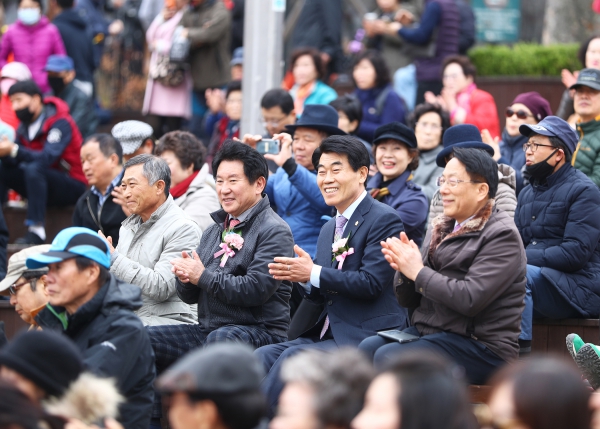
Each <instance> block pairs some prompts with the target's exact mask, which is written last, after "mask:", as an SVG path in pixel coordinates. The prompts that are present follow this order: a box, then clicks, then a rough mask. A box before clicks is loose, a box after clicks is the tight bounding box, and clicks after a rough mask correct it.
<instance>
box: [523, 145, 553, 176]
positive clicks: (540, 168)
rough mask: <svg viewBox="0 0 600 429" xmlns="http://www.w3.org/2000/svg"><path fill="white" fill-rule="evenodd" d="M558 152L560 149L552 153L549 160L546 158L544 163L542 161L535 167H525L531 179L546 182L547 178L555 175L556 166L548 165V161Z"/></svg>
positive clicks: (534, 165)
mask: <svg viewBox="0 0 600 429" xmlns="http://www.w3.org/2000/svg"><path fill="white" fill-rule="evenodd" d="M557 151H558V149H556V150H555V151H554V152H552V153H551V154H550V156H548V158H546V159H545V160H543V161H540V162H538V163H536V164H533V165H528V166H527V167H525V171H527V173H528V174H529V175H530V176H531V177H533V178H535V179H537V180H538V181H543V180H545V179H546V178H548V176H550V175H551V174H552V173H554V167H555V166H554V165H550V164H548V160H549V159H550V158H552V157H553V156H554V154H555V153H556V152H557Z"/></svg>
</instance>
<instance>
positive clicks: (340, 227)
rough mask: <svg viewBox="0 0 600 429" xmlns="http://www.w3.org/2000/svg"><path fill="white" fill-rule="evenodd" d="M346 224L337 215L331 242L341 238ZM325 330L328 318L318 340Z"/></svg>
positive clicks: (344, 219)
mask: <svg viewBox="0 0 600 429" xmlns="http://www.w3.org/2000/svg"><path fill="white" fill-rule="evenodd" d="M346 222H348V219H346V218H345V217H344V216H342V215H339V216H338V217H336V218H335V237H334V238H333V241H337V240H339V239H340V238H342V235H343V234H344V226H345V225H346ZM327 329H329V316H326V317H325V323H323V329H321V335H320V336H319V339H322V338H323V337H324V336H325V333H326V332H327Z"/></svg>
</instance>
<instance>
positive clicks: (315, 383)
mask: <svg viewBox="0 0 600 429" xmlns="http://www.w3.org/2000/svg"><path fill="white" fill-rule="evenodd" d="M374 375H375V372H374V370H373V367H372V366H371V364H370V363H369V361H368V360H367V358H366V357H365V356H364V355H363V354H362V353H361V352H360V351H359V350H355V349H350V348H345V349H340V350H337V351H335V352H333V353H326V352H322V351H316V350H308V351H304V352H302V353H299V354H297V355H295V356H292V357H290V358H289V359H288V360H286V361H284V362H283V365H282V367H281V379H282V380H283V382H284V383H302V384H305V385H308V386H309V387H310V388H311V389H312V390H313V392H314V394H313V400H312V404H313V410H314V413H315V415H316V416H317V419H318V420H319V423H320V426H321V427H322V428H324V427H326V426H339V427H350V422H351V421H352V419H353V418H354V417H355V416H356V415H357V414H358V413H359V412H360V410H361V409H362V407H363V402H364V396H365V393H366V392H367V388H368V387H369V384H370V383H371V380H372V379H373V377H374Z"/></svg>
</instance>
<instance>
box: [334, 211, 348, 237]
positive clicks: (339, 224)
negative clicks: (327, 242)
mask: <svg viewBox="0 0 600 429" xmlns="http://www.w3.org/2000/svg"><path fill="white" fill-rule="evenodd" d="M346 222H348V219H346V218H345V217H344V216H342V215H339V216H338V217H336V218H335V237H334V240H333V241H337V240H339V239H340V238H342V234H343V233H344V226H345V225H346Z"/></svg>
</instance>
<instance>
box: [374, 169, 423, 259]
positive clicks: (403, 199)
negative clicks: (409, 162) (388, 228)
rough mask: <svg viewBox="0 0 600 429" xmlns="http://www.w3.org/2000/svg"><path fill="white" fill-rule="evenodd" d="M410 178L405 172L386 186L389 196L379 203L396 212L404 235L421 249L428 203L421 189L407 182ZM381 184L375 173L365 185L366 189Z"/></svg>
mask: <svg viewBox="0 0 600 429" xmlns="http://www.w3.org/2000/svg"><path fill="white" fill-rule="evenodd" d="M410 176H411V172H410V171H405V172H404V173H402V174H401V175H400V176H398V177H397V178H396V179H395V180H394V181H393V182H392V183H390V184H389V185H388V186H387V188H388V190H389V191H390V194H389V195H386V196H385V197H383V198H382V199H381V200H380V201H381V202H382V203H384V204H386V205H388V206H390V207H392V208H393V209H395V210H396V211H397V212H398V214H399V215H400V218H401V219H402V223H403V224H404V231H405V232H406V235H407V236H408V238H409V239H410V240H413V241H414V242H415V243H416V244H417V246H419V247H421V243H422V242H423V236H424V235H425V225H426V223H427V213H428V211H429V202H428V200H427V196H426V195H425V194H424V193H423V191H421V187H420V186H419V185H417V184H416V183H415V182H413V181H412V180H409V179H410ZM382 182H383V176H382V175H381V173H377V174H376V175H375V176H373V177H372V178H371V179H370V180H369V182H368V183H367V189H373V188H380V187H381V183H382Z"/></svg>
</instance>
